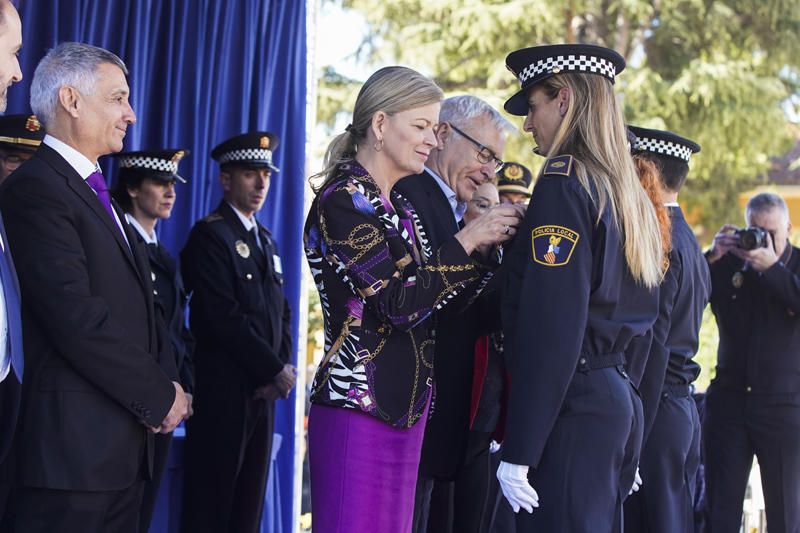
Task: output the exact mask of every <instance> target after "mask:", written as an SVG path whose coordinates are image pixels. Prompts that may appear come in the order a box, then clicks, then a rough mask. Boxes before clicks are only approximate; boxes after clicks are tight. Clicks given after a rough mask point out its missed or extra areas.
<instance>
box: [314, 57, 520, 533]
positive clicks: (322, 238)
mask: <svg viewBox="0 0 800 533" xmlns="http://www.w3.org/2000/svg"><path fill="white" fill-rule="evenodd" d="M441 99H442V91H441V89H439V87H438V86H437V85H436V84H435V83H433V82H432V81H431V80H429V79H428V78H426V77H424V76H422V75H421V74H419V73H417V72H415V71H413V70H411V69H408V68H404V67H387V68H383V69H380V70H378V71H377V72H375V73H374V74H373V75H372V76H371V77H370V78H369V79H368V80H367V82H366V83H365V84H364V86H363V87H362V88H361V91H360V92H359V95H358V98H357V100H356V104H355V109H354V112H353V123H352V124H351V125H349V126H348V127H347V130H346V131H345V133H343V134H341V135H339V136H338V137H336V138H335V139H334V140H333V142H332V143H331V145H330V146H329V148H328V152H327V154H326V158H325V164H326V169H325V170H324V171H322V172H321V173H320V174H317V175H316V176H314V177H312V180H317V182H316V183H315V184H314V185H315V186H314V190H315V192H316V198H315V200H314V202H313V204H312V206H311V209H310V211H309V214H308V219H307V221H306V226H305V252H306V257H307V259H308V263H309V266H310V267H311V272H312V274H313V276H314V281H315V283H316V286H317V289H318V290H319V293H320V300H321V302H322V308H323V313H324V322H325V355H324V357H323V360H322V362H321V363H320V366H319V369H318V371H317V374H316V377H315V379H314V384H313V386H312V392H311V402H312V406H311V412H310V414H309V455H310V466H311V502H312V512H313V517H314V518H313V519H314V531H315V532H317V533H319V532H325V533H329V532H331V533H336V532H340V531H341V532H345V531H347V532H351V531H371V532H375V533H384V532H385V533H398V532H407V531H410V528H411V521H412V514H413V507H414V488H415V483H416V479H417V468H418V464H419V456H420V449H421V445H422V436H423V433H424V430H425V421H426V419H427V413H428V408H429V406H430V402H431V392H432V383H433V345H434V324H433V320H431V317H432V314H433V311H434V310H435V309H437V308H440V307H442V306H444V305H447V303H448V301H449V300H450V299H452V297H453V296H454V295H455V294H456V293H459V292H465V291H475V290H476V288H477V287H478V286H480V285H481V283H480V282H481V280H482V278H483V277H484V276H485V275H486V274H487V272H488V270H487V269H486V268H484V267H483V266H482V265H481V264H480V263H478V262H476V261H473V260H472V259H471V258H470V254H471V253H472V252H473V251H474V250H475V249H476V248H477V247H479V246H482V245H486V244H496V243H500V242H503V241H505V240H507V239H509V238H510V237H511V236H512V235H513V234H514V232H515V227H516V225H517V224H518V222H519V216H518V214H517V211H516V210H515V209H514V208H512V207H510V206H506V207H498V208H497V209H495V210H493V211H492V214H491V215H492V216H487V217H483V218H482V219H481V220H480V221H479V222H476V223H475V224H471V225H470V226H468V227H466V228H464V229H463V230H461V231H460V232H458V233H457V234H456V235H455V236H454V237H453V238H452V239H450V240H449V241H447V242H445V243H444V244H443V245H442V246H441V247H440V248H439V249H437V250H432V249H431V247H430V245H429V244H428V242H427V239H426V237H425V230H424V228H423V227H422V226H421V224H420V222H419V219H418V218H417V216H416V214H415V212H414V208H413V206H412V205H411V204H410V203H409V202H408V201H407V200H405V199H404V198H403V197H402V196H400V194H399V193H397V192H396V191H394V190H393V189H392V187H393V185H394V184H395V183H396V182H397V181H399V180H400V179H401V178H403V177H404V176H407V175H411V174H418V173H420V172H422V170H423V168H424V165H425V162H426V160H427V158H428V155H429V154H430V152H431V151H432V150H435V149H436V148H437V142H436V137H435V135H434V132H435V129H436V127H437V124H438V116H439V105H440V104H439V103H440V101H441ZM445 215H449V213H444V214H443V216H445Z"/></svg>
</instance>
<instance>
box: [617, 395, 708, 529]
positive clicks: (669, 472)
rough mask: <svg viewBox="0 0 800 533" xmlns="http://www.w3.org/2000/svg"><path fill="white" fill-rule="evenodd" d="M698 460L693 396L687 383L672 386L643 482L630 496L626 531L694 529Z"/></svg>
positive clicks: (644, 461)
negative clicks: (685, 384)
mask: <svg viewBox="0 0 800 533" xmlns="http://www.w3.org/2000/svg"><path fill="white" fill-rule="evenodd" d="M681 389H683V390H681ZM699 464H700V417H699V415H698V413H697V407H696V406H695V403H694V399H693V398H692V397H691V395H690V394H689V390H688V385H687V386H685V387H667V388H665V392H664V393H663V394H662V396H661V399H660V402H659V405H658V411H657V413H656V418H655V420H654V421H653V429H652V431H651V433H650V435H649V437H648V439H647V442H646V443H645V445H644V448H643V449H642V455H641V459H640V460H639V471H640V473H641V475H642V487H641V489H639V492H637V493H635V494H632V495H631V496H629V497H628V499H627V500H626V501H625V533H677V532H683V531H686V532H691V531H693V529H694V493H695V478H696V476H697V468H698V465H699Z"/></svg>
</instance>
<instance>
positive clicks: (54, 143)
mask: <svg viewBox="0 0 800 533" xmlns="http://www.w3.org/2000/svg"><path fill="white" fill-rule="evenodd" d="M42 142H43V143H44V144H46V145H47V146H49V147H50V148H52V149H53V150H55V151H56V152H58V154H59V155H60V156H61V157H63V158H64V159H66V161H67V163H69V166H71V167H72V168H74V169H75V171H76V172H77V173H78V175H79V176H80V177H81V178H83V179H86V178H88V177H89V174H91V173H92V172H94V171H95V170H97V163H92V162H91V161H89V159H88V158H87V157H86V156H85V155H83V154H82V153H80V152H79V151H77V150H76V149H75V148H73V147H72V146H70V145H68V144H67V143H65V142H63V141H59V140H58V139H56V138H55V137H53V136H52V135H49V134H48V135H45V136H44V139H43V140H42Z"/></svg>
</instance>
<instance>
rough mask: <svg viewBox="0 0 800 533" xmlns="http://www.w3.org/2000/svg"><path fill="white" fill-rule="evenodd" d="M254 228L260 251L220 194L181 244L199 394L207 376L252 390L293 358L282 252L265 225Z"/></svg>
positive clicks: (247, 391) (214, 380) (275, 373)
mask: <svg viewBox="0 0 800 533" xmlns="http://www.w3.org/2000/svg"><path fill="white" fill-rule="evenodd" d="M257 228H258V232H259V240H260V242H261V247H262V248H263V251H262V250H261V249H259V246H258V243H257V241H256V238H255V235H254V233H253V232H248V231H247V230H245V227H244V226H243V225H242V223H241V221H240V220H239V218H238V217H237V215H236V213H235V212H234V211H233V208H232V207H231V206H230V205H228V203H227V202H225V201H224V200H223V201H222V202H221V203H220V204H219V206H218V207H217V209H216V210H215V211H213V212H212V213H211V214H210V215H208V216H207V217H206V218H204V219H202V220H200V221H198V222H197V223H196V224H195V225H194V227H193V228H192V231H191V233H190V235H189V240H188V241H187V243H186V246H185V247H184V249H183V251H181V256H180V257H181V270H182V272H183V279H184V280H185V283H186V289H187V290H188V291H189V292H190V294H191V303H190V313H189V319H190V326H191V331H192V334H193V335H194V337H195V339H196V343H197V344H196V347H195V366H196V369H197V386H198V391H197V393H198V400H200V398H199V396H201V395H203V394H204V392H203V391H202V390H200V388H201V386H202V382H203V381H204V380H205V382H206V383H209V381H213V383H227V384H230V386H234V387H236V386H239V387H243V388H244V389H245V390H244V392H242V391H239V393H240V394H245V395H248V397H249V393H252V391H253V390H254V389H256V388H258V387H261V386H264V385H267V384H269V383H270V382H271V381H272V380H273V378H274V377H275V376H276V375H277V374H278V373H279V372H280V371H281V370H282V369H283V365H284V364H285V363H287V362H289V360H290V356H291V350H292V340H291V324H290V311H289V304H288V302H287V301H286V298H285V297H284V294H283V273H282V269H281V267H280V257H279V256H278V250H277V247H276V245H275V242H274V241H273V240H272V236H271V235H270V233H269V231H267V230H266V229H265V228H264V227H263V226H261V225H260V224H259V225H257ZM201 369H202V370H201ZM201 372H202V373H204V374H205V378H201ZM211 377H213V380H211ZM209 386H210V385H209ZM207 392H208V391H206V393H207Z"/></svg>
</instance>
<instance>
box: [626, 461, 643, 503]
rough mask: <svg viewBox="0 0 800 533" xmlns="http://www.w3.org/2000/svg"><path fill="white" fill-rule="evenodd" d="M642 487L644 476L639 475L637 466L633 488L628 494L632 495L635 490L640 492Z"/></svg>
mask: <svg viewBox="0 0 800 533" xmlns="http://www.w3.org/2000/svg"><path fill="white" fill-rule="evenodd" d="M640 488H642V476H640V475H639V467H638V466H637V467H636V476H635V477H634V478H633V486H632V487H631V490H629V491H628V495H629V496H630V495H631V494H633V493H634V492H639V489H640Z"/></svg>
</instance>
